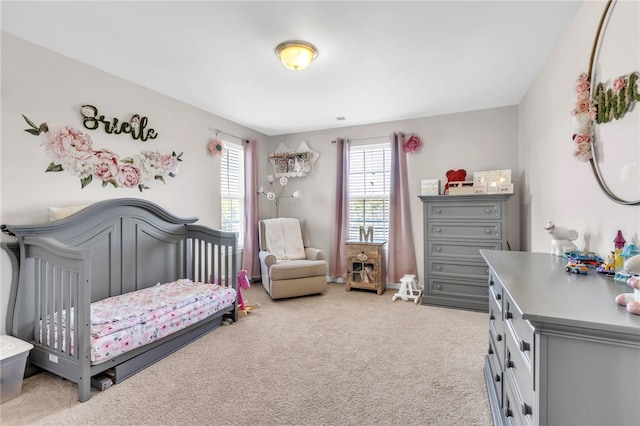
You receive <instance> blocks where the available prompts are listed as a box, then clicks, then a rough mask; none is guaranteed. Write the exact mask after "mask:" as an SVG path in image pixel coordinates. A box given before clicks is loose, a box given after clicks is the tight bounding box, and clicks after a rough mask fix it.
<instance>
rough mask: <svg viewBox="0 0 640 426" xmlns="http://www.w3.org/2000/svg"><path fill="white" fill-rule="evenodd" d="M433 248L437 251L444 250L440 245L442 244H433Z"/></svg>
mask: <svg viewBox="0 0 640 426" xmlns="http://www.w3.org/2000/svg"><path fill="white" fill-rule="evenodd" d="M433 249H434V250H435V251H442V247H440V246H433Z"/></svg>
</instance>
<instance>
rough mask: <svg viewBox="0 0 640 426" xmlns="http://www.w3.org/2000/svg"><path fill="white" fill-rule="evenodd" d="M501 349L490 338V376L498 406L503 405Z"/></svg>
mask: <svg viewBox="0 0 640 426" xmlns="http://www.w3.org/2000/svg"><path fill="white" fill-rule="evenodd" d="M499 351H500V349H498V348H497V347H496V346H495V345H494V341H493V339H492V338H491V335H490V336H489V350H488V354H487V360H488V362H489V368H490V376H491V381H492V384H493V387H494V389H495V390H496V397H497V398H498V405H502V382H503V378H502V364H501V362H500V358H499V357H498V355H499V353H500V352H499Z"/></svg>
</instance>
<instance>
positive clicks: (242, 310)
mask: <svg viewBox="0 0 640 426" xmlns="http://www.w3.org/2000/svg"><path fill="white" fill-rule="evenodd" d="M249 287H251V284H250V283H249V277H247V271H246V270H244V269H243V270H241V271H240V272H238V315H239V316H241V317H246V316H247V313H249V312H251V311H253V310H254V309H258V308H259V307H260V304H259V303H256V304H253V305H248V304H247V303H245V301H244V297H243V296H242V289H245V290H246V289H248V288H249Z"/></svg>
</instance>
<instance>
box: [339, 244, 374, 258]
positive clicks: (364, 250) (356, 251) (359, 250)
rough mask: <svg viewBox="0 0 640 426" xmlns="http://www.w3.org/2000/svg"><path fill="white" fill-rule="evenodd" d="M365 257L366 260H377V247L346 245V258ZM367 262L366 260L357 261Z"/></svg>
mask: <svg viewBox="0 0 640 426" xmlns="http://www.w3.org/2000/svg"><path fill="white" fill-rule="evenodd" d="M363 254H364V255H365V256H367V258H368V259H379V258H380V257H381V250H380V247H378V246H370V245H366V244H361V245H360V244H353V243H349V244H348V245H347V257H357V256H358V255H363ZM359 260H367V259H359Z"/></svg>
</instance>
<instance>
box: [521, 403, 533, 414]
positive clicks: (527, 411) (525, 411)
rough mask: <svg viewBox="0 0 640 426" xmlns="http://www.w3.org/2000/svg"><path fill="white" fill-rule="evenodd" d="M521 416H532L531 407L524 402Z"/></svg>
mask: <svg viewBox="0 0 640 426" xmlns="http://www.w3.org/2000/svg"><path fill="white" fill-rule="evenodd" d="M522 414H524V415H525V416H528V415H531V414H533V410H532V409H531V406H530V405H529V404H526V403H524V402H523V403H522Z"/></svg>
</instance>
